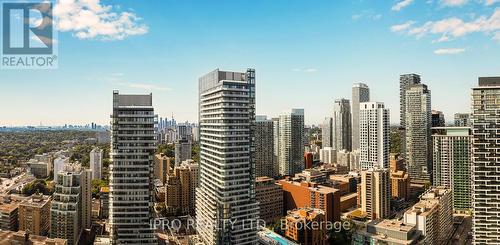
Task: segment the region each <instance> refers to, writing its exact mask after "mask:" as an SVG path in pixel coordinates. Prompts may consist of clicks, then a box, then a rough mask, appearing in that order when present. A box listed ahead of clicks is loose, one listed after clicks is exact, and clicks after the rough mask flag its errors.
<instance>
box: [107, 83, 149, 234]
mask: <svg viewBox="0 0 500 245" xmlns="http://www.w3.org/2000/svg"><path fill="white" fill-rule="evenodd" d="M111 135H112V137H111V164H110V172H109V175H110V182H109V216H110V217H109V223H110V229H111V231H110V237H111V240H112V242H113V243H123V242H129V243H141V244H156V243H157V241H156V237H155V236H154V234H153V231H152V229H151V226H150V217H152V215H153V203H154V200H153V199H154V189H153V179H154V175H153V173H154V170H153V169H154V153H155V150H156V143H157V140H156V129H155V114H154V108H153V96H152V95H151V94H149V95H123V94H119V93H118V91H113V114H112V117H111ZM130 136H133V137H132V138H130ZM130 165H133V166H134V168H130Z"/></svg>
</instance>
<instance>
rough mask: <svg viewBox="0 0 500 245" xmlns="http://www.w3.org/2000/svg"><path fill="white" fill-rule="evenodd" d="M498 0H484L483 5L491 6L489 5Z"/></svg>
mask: <svg viewBox="0 0 500 245" xmlns="http://www.w3.org/2000/svg"><path fill="white" fill-rule="evenodd" d="M498 2H500V1H499V0H485V1H484V5H486V6H491V5H493V4H495V3H498Z"/></svg>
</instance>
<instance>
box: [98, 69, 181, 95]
mask: <svg viewBox="0 0 500 245" xmlns="http://www.w3.org/2000/svg"><path fill="white" fill-rule="evenodd" d="M103 79H104V80H105V81H106V82H109V83H111V84H114V85H117V86H122V87H128V88H136V89H144V90H147V91H152V90H157V91H170V90H172V89H171V88H169V87H164V86H161V85H158V84H156V83H142V82H139V83H137V82H129V81H127V80H126V79H125V78H124V74H123V73H121V72H114V73H108V74H106V75H104V78H103Z"/></svg>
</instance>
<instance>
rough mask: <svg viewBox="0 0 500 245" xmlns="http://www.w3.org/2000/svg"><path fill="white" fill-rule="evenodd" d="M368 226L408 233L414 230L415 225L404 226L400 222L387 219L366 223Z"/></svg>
mask: <svg viewBox="0 0 500 245" xmlns="http://www.w3.org/2000/svg"><path fill="white" fill-rule="evenodd" d="M368 225H373V226H376V227H378V228H384V229H387V230H392V231H402V232H410V231H411V230H412V229H413V228H415V225H412V224H406V223H404V222H403V221H400V220H389V219H379V220H374V221H372V222H370V223H368Z"/></svg>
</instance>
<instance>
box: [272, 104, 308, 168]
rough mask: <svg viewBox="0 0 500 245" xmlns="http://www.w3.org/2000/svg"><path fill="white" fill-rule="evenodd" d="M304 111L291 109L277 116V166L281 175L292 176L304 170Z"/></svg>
mask: <svg viewBox="0 0 500 245" xmlns="http://www.w3.org/2000/svg"><path fill="white" fill-rule="evenodd" d="M305 141H306V140H305V134H304V110H303V109H291V110H290V111H285V112H283V113H282V114H281V115H280V116H279V151H278V161H279V162H278V164H279V173H280V174H281V175H290V176H293V175H294V174H296V173H299V172H301V171H302V170H303V169H304V144H305Z"/></svg>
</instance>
